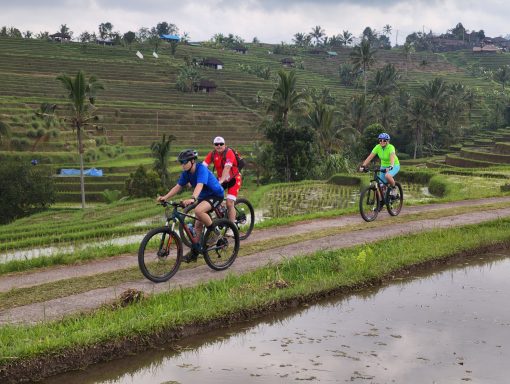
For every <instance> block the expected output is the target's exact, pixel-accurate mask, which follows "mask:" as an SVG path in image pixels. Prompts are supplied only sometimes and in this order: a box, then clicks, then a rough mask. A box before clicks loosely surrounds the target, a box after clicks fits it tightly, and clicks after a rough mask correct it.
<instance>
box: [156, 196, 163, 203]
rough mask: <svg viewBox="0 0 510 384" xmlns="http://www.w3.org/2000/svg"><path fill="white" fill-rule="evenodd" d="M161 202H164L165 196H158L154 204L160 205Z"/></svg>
mask: <svg viewBox="0 0 510 384" xmlns="http://www.w3.org/2000/svg"><path fill="white" fill-rule="evenodd" d="M162 201H165V196H158V197H157V198H156V203H160V202H162Z"/></svg>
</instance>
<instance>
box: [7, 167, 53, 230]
mask: <svg viewBox="0 0 510 384" xmlns="http://www.w3.org/2000/svg"><path fill="white" fill-rule="evenodd" d="M51 173H52V171H51V169H50V168H47V167H39V166H32V165H30V163H29V162H18V161H5V162H4V161H2V163H0V180H2V182H1V183H0V211H1V212H2V215H0V223H2V224H5V223H8V222H10V221H12V220H14V219H16V218H19V217H22V216H26V215H29V214H31V213H34V212H37V211H40V210H42V209H44V208H47V207H49V206H50V205H51V204H52V203H54V202H55V195H56V192H55V187H54V182H53V179H52V177H51Z"/></svg>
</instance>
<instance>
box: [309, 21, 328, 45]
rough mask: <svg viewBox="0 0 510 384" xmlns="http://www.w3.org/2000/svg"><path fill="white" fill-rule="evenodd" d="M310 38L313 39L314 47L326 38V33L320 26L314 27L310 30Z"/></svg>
mask: <svg viewBox="0 0 510 384" xmlns="http://www.w3.org/2000/svg"><path fill="white" fill-rule="evenodd" d="M310 36H312V37H313V38H314V39H315V45H319V43H320V42H321V39H322V38H323V37H324V36H326V31H324V29H322V27H321V26H320V25H316V26H315V27H313V28H312V32H310Z"/></svg>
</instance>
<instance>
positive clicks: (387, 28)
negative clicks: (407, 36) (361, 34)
mask: <svg viewBox="0 0 510 384" xmlns="http://www.w3.org/2000/svg"><path fill="white" fill-rule="evenodd" d="M391 30H392V28H391V25H389V24H386V25H385V26H384V27H383V33H384V34H385V35H386V36H389V35H391Z"/></svg>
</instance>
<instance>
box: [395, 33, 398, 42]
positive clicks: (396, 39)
mask: <svg viewBox="0 0 510 384" xmlns="http://www.w3.org/2000/svg"><path fill="white" fill-rule="evenodd" d="M397 45H398V29H397V33H396V34H395V46H397Z"/></svg>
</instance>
